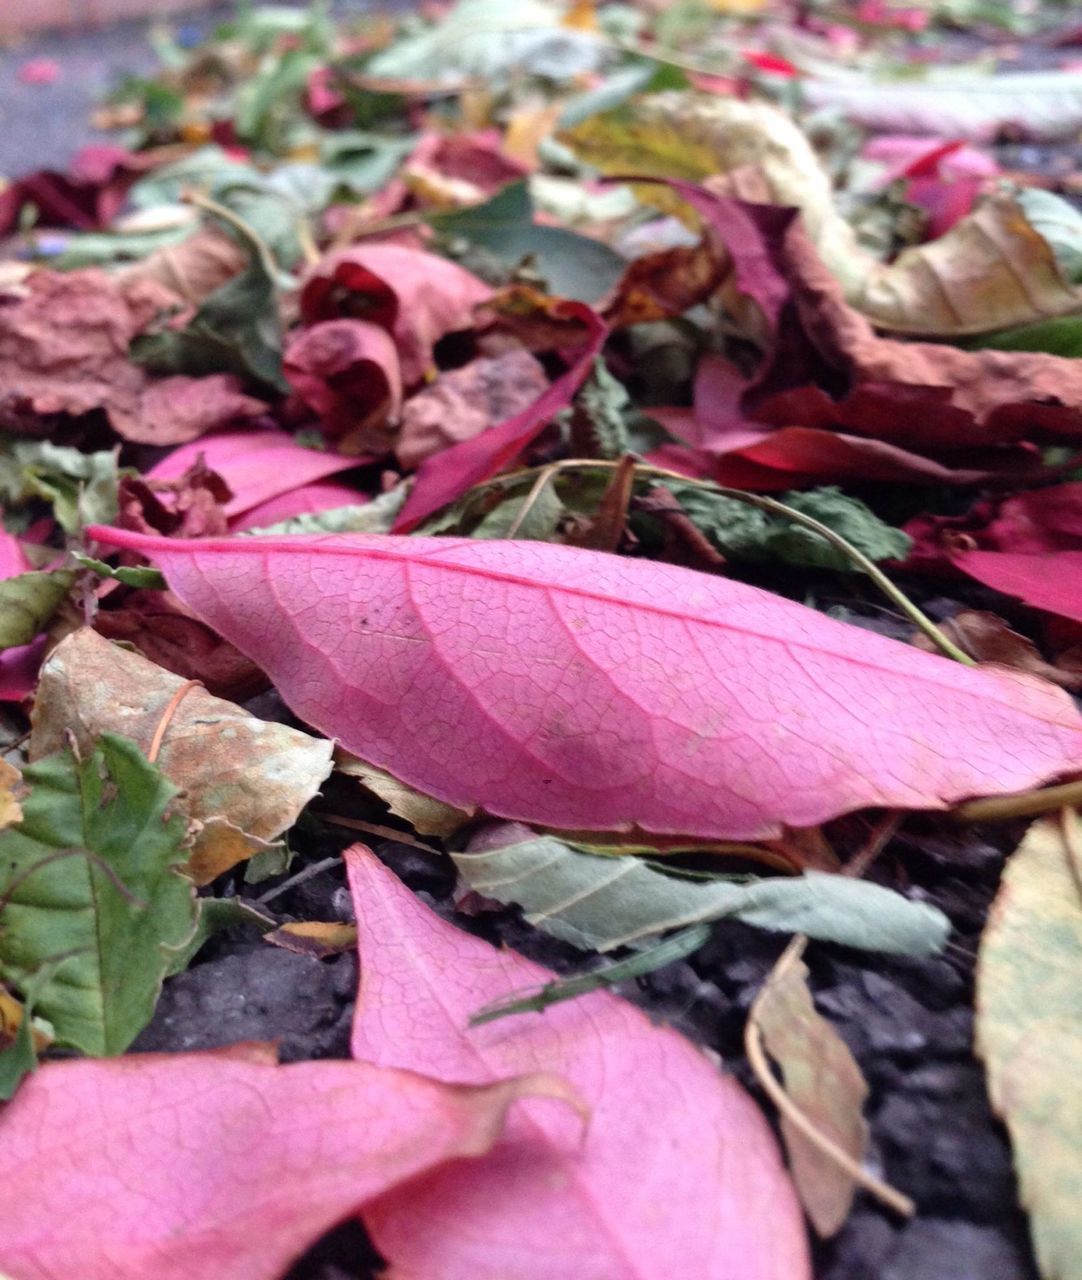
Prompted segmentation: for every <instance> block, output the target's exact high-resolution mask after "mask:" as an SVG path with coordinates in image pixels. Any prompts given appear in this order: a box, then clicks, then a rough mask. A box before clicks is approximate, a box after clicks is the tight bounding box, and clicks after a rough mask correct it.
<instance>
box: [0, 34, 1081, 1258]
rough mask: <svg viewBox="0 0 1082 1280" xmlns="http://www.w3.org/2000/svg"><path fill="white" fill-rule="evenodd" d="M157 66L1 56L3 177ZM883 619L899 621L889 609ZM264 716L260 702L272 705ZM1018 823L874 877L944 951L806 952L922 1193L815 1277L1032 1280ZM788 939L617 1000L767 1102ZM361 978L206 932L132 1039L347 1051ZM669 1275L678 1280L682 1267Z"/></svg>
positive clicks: (429, 864)
mask: <svg viewBox="0 0 1082 1280" xmlns="http://www.w3.org/2000/svg"><path fill="white" fill-rule="evenodd" d="M209 21H211V19H208V18H207V17H206V16H205V15H203V16H201V17H200V18H199V19H198V22H199V24H202V25H205V24H207V23H208V22H209ZM43 56H47V57H54V58H56V59H58V61H60V63H61V67H62V74H61V76H60V78H59V80H58V81H57V83H55V84H54V85H51V86H33V85H22V84H21V83H19V81H18V80H17V78H16V76H15V70H16V68H17V66H18V65H19V63H20V62H21V61H23V60H24V59H26V58H28V57H43ZM152 65H153V58H152V55H151V53H150V49H149V46H148V45H147V43H146V38H145V29H144V28H142V27H139V26H125V27H122V28H117V29H114V30H110V31H104V32H95V33H93V34H85V35H78V36H64V37H40V38H35V39H34V40H33V41H32V42H27V43H26V44H25V45H23V46H21V47H19V48H18V49H15V50H10V51H8V52H7V53H5V54H2V55H0V172H3V173H6V174H9V175H17V174H19V173H21V172H23V171H25V170H27V169H30V168H37V167H40V166H42V165H56V166H63V165H64V164H65V163H66V162H67V161H68V160H69V159H70V157H71V155H72V154H73V153H74V151H75V150H76V149H77V148H78V147H79V146H80V145H82V144H83V143H85V142H86V141H88V140H90V136H91V135H90V133H89V131H88V129H87V128H86V127H84V123H83V122H84V121H85V120H86V119H87V117H88V115H89V112H90V110H91V109H92V107H93V105H94V104H95V103H96V101H97V100H98V99H99V98H100V96H101V94H102V92H103V90H104V89H105V88H106V87H107V85H108V83H109V82H110V80H111V79H112V78H113V76H114V75H115V73H116V72H117V71H118V70H124V71H136V72H138V71H144V70H147V69H149V68H150V67H151V66H152ZM1031 150H1034V149H1027V148H1021V147H1020V148H1016V149H1015V151H1014V153H1013V154H1012V157H1011V159H1012V160H1013V162H1014V163H1015V164H1017V165H1018V166H1019V167H1022V166H1023V165H1027V166H1028V167H1036V168H1042V169H1045V168H1057V167H1060V166H1066V165H1068V164H1069V165H1070V167H1071V168H1072V169H1073V168H1074V167H1075V158H1074V157H1071V159H1070V160H1069V161H1068V160H1066V159H1065V158H1063V157H1057V155H1055V154H1049V155H1047V156H1046V155H1044V154H1037V153H1036V152H1035V151H1034V154H1029V151H1031ZM834 585H835V586H837V583H835V584H834ZM842 598H844V593H843V594H842ZM947 608H948V610H949V608H950V606H949V605H948V606H947ZM879 616H881V615H879ZM865 621H867V620H865ZM873 625H875V624H873ZM877 629H887V630H891V631H893V632H894V633H898V631H899V630H900V631H901V632H902V633H903V634H904V633H905V628H898V627H896V626H894V625H893V624H891V623H890V621H889V620H887V622H886V623H885V624H883V623H880V624H878V625H877ZM260 713H262V714H266V707H265V703H264V704H263V705H262V706H261V707H260ZM332 799H334V797H332ZM338 799H340V800H341V804H337V805H335V806H333V807H338V808H341V807H343V806H345V807H348V808H349V811H350V812H352V813H353V814H354V815H355V816H358V817H365V816H367V817H368V818H370V819H371V820H374V821H376V822H380V823H384V824H386V823H388V821H390V820H389V819H388V818H387V816H386V814H385V813H383V812H381V811H380V810H379V809H378V807H377V808H376V809H374V810H373V811H371V812H369V813H368V814H364V813H362V812H361V810H360V809H359V808H358V802H357V800H356V793H355V791H350V792H349V794H348V796H347V795H345V794H344V793H343V795H342V796H341V797H338ZM1018 835H1019V831H1018V829H1017V828H1006V827H1004V828H996V829H988V830H969V829H962V828H951V827H948V826H947V824H946V823H945V822H943V821H942V820H939V819H935V820H933V819H919V818H918V819H913V820H910V821H909V822H908V823H907V824H906V826H905V827H904V828H903V830H902V832H901V834H899V835H898V836H897V837H896V838H895V839H894V840H893V841H892V843H891V844H890V845H889V846H888V848H887V849H886V851H885V852H884V853H883V854H882V855H881V856H880V859H879V861H878V863H877V864H876V866H875V867H874V869H873V871H872V875H873V877H874V878H876V879H879V880H881V881H882V882H884V883H887V884H890V885H892V886H894V887H899V888H904V889H908V890H909V892H911V893H912V894H913V896H919V897H922V898H924V899H925V900H927V901H929V902H932V903H934V904H935V905H937V906H939V907H941V908H942V909H943V910H944V911H946V912H947V914H948V915H949V916H950V917H951V920H952V921H953V923H954V926H955V932H954V934H953V936H952V939H951V943H950V946H949V948H948V949H947V951H946V952H945V953H944V954H943V955H942V956H939V957H935V958H932V959H923V960H915V959H906V958H895V957H881V956H875V955H867V954H863V953H856V952H850V951H847V950H845V949H843V948H839V947H832V946H826V945H812V946H810V947H809V949H808V953H807V961H808V964H809V967H810V971H811V975H812V982H813V987H814V991H815V996H816V1001H817V1004H818V1006H819V1008H820V1010H821V1011H822V1012H823V1013H824V1014H825V1015H827V1016H828V1017H829V1018H830V1019H831V1020H832V1021H833V1022H834V1024H835V1025H836V1026H837V1027H838V1029H839V1030H840V1032H841V1034H842V1035H843V1036H844V1037H845V1039H846V1041H847V1042H848V1043H849V1045H850V1047H851V1048H852V1050H853V1052H854V1054H855V1055H856V1057H857V1059H858V1061H859V1063H860V1065H861V1067H862V1069H863V1071H864V1073H865V1076H866V1077H867V1080H868V1084H869V1087H870V1090H871V1092H870V1098H869V1103H868V1108H867V1114H868V1119H869V1121H870V1124H871V1131H872V1148H871V1163H872V1166H873V1167H874V1169H875V1171H876V1172H877V1173H880V1174H881V1175H882V1176H884V1177H885V1178H886V1179H887V1180H888V1181H890V1182H891V1183H893V1184H894V1185H895V1186H896V1187H898V1188H899V1189H900V1190H901V1191H903V1192H905V1193H906V1194H908V1195H910V1196H911V1197H912V1198H913V1199H914V1201H915V1202H916V1205H917V1216H916V1217H915V1218H914V1219H913V1220H912V1221H910V1222H904V1221H901V1220H899V1219H897V1218H895V1217H893V1216H891V1215H890V1214H889V1213H888V1212H886V1211H885V1210H882V1209H881V1208H880V1207H879V1206H877V1205H876V1204H875V1203H874V1202H872V1201H871V1200H869V1199H868V1198H867V1197H866V1196H863V1195H862V1196H860V1197H858V1200H857V1204H856V1207H855V1211H854V1212H853V1214H852V1216H851V1217H850V1219H849V1221H848V1223H847V1224H846V1225H845V1227H844V1228H843V1230H842V1231H841V1233H840V1234H839V1235H838V1236H837V1238H836V1239H834V1240H832V1241H830V1242H829V1243H825V1244H821V1245H818V1246H817V1247H816V1258H817V1265H816V1275H817V1278H818V1280H1036V1272H1035V1269H1034V1266H1033V1261H1032V1256H1031V1253H1030V1249H1029V1244H1028V1240H1027V1235H1026V1227H1025V1219H1024V1216H1023V1215H1022V1213H1021V1211H1020V1210H1019V1208H1018V1201H1017V1189H1016V1186H1015V1181H1014V1176H1013V1173H1012V1168H1011V1158H1010V1151H1009V1147H1008V1144H1007V1140H1006V1137H1005V1134H1004V1131H1003V1129H1002V1127H1001V1126H1000V1125H999V1123H998V1122H997V1121H996V1120H995V1119H994V1117H993V1116H992V1114H991V1112H990V1110H989V1106H988V1102H987V1098H986V1095H985V1090H984V1083H983V1075H982V1070H981V1067H980V1065H979V1063H978V1062H977V1061H976V1060H975V1059H974V1057H973V1052H972V1032H973V1012H972V1009H973V969H974V960H975V954H976V948H977V941H978V938H979V934H980V930H981V928H982V925H983V922H984V919H985V915H986V912H987V908H988V904H989V903H990V901H991V898H992V896H993V894H994V892H995V888H996V884H997V881H998V878H999V873H1000V870H1001V867H1002V864H1003V861H1004V858H1005V856H1006V853H1007V852H1008V851H1009V850H1010V849H1011V848H1013V846H1014V844H1015V843H1016V842H1017V839H1018ZM349 842H350V840H349V838H348V836H347V833H345V832H343V831H341V830H340V829H338V828H334V827H332V826H327V827H324V828H322V829H318V830H317V829H314V828H313V829H312V830H310V831H308V832H307V833H306V835H305V838H304V840H303V841H302V842H300V849H301V851H300V853H299V855H298V859H297V861H296V862H295V863H294V866H293V868H292V871H293V872H294V873H295V872H296V871H297V870H299V869H301V868H303V867H304V866H305V865H306V863H310V862H314V861H317V860H319V859H322V858H326V857H327V856H328V854H331V853H334V852H335V851H336V850H337V849H340V848H342V847H345V845H347V844H348V843H349ZM375 847H376V851H377V853H378V854H379V855H380V856H381V857H382V858H383V860H384V861H385V862H386V863H387V864H388V865H389V866H391V867H393V868H394V869H395V870H396V871H397V872H398V873H399V874H400V875H401V876H402V878H403V879H404V880H405V881H406V883H407V884H409V885H410V886H411V887H412V888H413V889H415V890H416V891H418V892H419V893H421V894H422V895H423V896H424V897H425V900H426V901H428V902H429V903H430V905H432V906H434V907H435V908H436V909H437V910H439V911H440V912H441V913H443V914H447V915H450V914H451V913H452V907H451V896H452V891H453V884H454V874H453V869H452V865H451V863H450V860H449V858H447V857H446V856H445V855H444V854H442V853H438V852H433V853H431V854H425V853H422V852H419V851H418V850H417V849H415V848H412V847H410V846H408V845H405V844H397V843H394V842H390V841H383V842H376V846H375ZM274 883H275V882H273V881H272V882H269V886H270V887H273V885H274ZM267 889H268V885H259V886H255V887H253V886H248V885H245V884H244V883H243V881H242V880H241V879H240V878H239V876H238V878H237V881H236V882H235V883H234V884H233V885H232V886H231V887H230V891H233V892H238V893H241V894H243V895H245V896H248V897H251V898H257V897H259V896H260V895H261V894H262V893H264V892H266V891H267ZM270 905H271V907H272V908H273V910H274V912H275V914H276V915H278V916H280V917H281V918H284V919H289V918H296V919H321V920H333V919H348V918H349V917H350V901H349V895H348V892H347V891H346V889H345V886H344V879H343V874H342V871H341V870H340V869H334V870H326V871H323V872H322V873H320V874H319V875H317V876H314V877H312V878H310V879H309V880H307V881H305V882H304V883H303V884H300V885H298V886H296V887H294V888H291V889H289V890H287V891H286V892H285V893H283V894H281V895H280V896H278V897H277V898H275V899H274V900H273V902H272V903H271V904H270ZM456 919H457V921H458V923H459V924H461V925H462V926H463V927H466V928H471V929H473V930H475V931H477V932H481V933H483V934H484V935H485V936H487V937H489V938H491V939H492V940H493V941H503V942H506V943H507V944H508V945H512V946H514V947H516V948H518V949H519V950H521V951H523V952H525V953H527V954H529V955H530V956H531V957H533V958H535V959H538V960H540V961H542V962H543V963H546V964H548V965H550V966H551V967H553V968H555V969H557V970H559V971H568V970H569V969H573V968H575V967H582V966H583V965H584V964H585V965H588V964H589V961H588V960H584V958H583V957H582V956H580V955H578V954H577V953H575V952H574V951H572V950H571V949H570V948H567V947H564V946H562V945H560V944H558V943H555V942H553V941H552V940H551V939H548V938H546V937H544V936H542V935H539V934H537V933H536V932H534V931H532V930H530V929H528V928H527V927H526V926H525V925H523V924H522V922H521V921H520V920H519V919H518V917H517V915H516V914H515V913H514V912H511V911H504V912H500V913H495V914H488V915H483V916H479V917H470V918H465V917H456ZM784 943H785V939H784V938H783V937H780V936H775V935H770V934H767V933H763V932H759V931H755V930H752V929H749V928H747V927H745V926H742V925H739V924H732V923H722V924H719V925H718V926H716V928H715V930H714V932H713V935H712V938H711V941H710V942H709V943H708V945H707V946H706V947H704V948H703V949H702V950H701V951H700V952H699V953H698V954H696V955H695V956H693V957H692V958H691V959H690V960H688V961H683V962H680V963H678V964H674V965H671V966H669V967H667V968H665V969H662V970H660V971H658V972H657V973H655V974H653V975H652V976H650V977H649V978H646V979H640V980H638V981H636V982H634V983H632V984H629V985H627V986H626V987H624V988H622V989H621V990H622V994H623V995H625V996H626V997H627V998H629V999H631V1000H633V1001H634V1002H635V1003H637V1004H638V1005H640V1006H641V1007H642V1008H643V1009H644V1010H645V1011H646V1012H647V1013H649V1014H650V1016H651V1017H653V1018H655V1019H657V1020H659V1021H666V1022H669V1023H671V1024H672V1025H674V1026H676V1027H678V1028H679V1029H680V1030H681V1031H683V1032H685V1033H686V1034H687V1035H689V1036H690V1037H692V1038H693V1039H695V1040H696V1041H698V1042H700V1043H702V1044H704V1045H707V1046H709V1047H710V1048H711V1049H713V1050H715V1051H716V1052H718V1053H719V1054H720V1055H721V1056H722V1057H723V1059H724V1061H725V1063H726V1069H727V1070H730V1071H732V1072H734V1073H735V1074H736V1075H737V1076H738V1077H739V1078H740V1079H741V1080H742V1081H743V1082H744V1083H745V1084H746V1085H747V1086H748V1088H749V1089H751V1091H752V1092H753V1093H756V1094H757V1096H760V1095H759V1094H758V1089H757V1086H756V1084H755V1082H754V1079H753V1078H752V1076H751V1073H750V1070H749V1068H748V1065H747V1062H746V1060H745V1058H744V1055H743V1048H742V1032H743V1024H744V1018H745V1014H746V1012H747V1009H748V1007H749V1005H750V1003H751V1000H752V999H753V997H754V995H755V992H756V991H757V990H758V988H759V987H760V985H761V983H762V981H763V979H764V977H765V976H766V974H767V972H768V970H769V969H770V966H771V965H772V964H773V962H774V961H775V959H776V958H777V956H778V955H779V953H780V951H781V949H782V947H783V946H784ZM356 980H357V972H356V961H355V959H354V958H353V957H352V956H349V955H344V956H339V957H337V958H335V959H332V960H323V961H321V960H316V959H312V958H309V957H305V956H300V955H295V954H292V953H290V952H287V951H282V950H278V949H275V948H273V947H270V946H267V945H266V944H265V943H264V942H262V941H261V940H260V938H259V937H258V935H257V933H256V932H255V931H244V930H233V931H230V932H229V933H228V934H226V935H223V936H221V937H219V938H218V939H215V940H213V941H212V942H211V943H210V944H209V945H208V946H207V947H206V948H205V949H204V951H203V952H202V954H201V955H200V957H199V958H198V959H197V961H196V962H195V963H194V964H193V966H192V967H191V969H190V970H189V971H188V972H186V973H183V974H181V975H179V976H178V977H175V978H173V979H171V980H170V981H169V982H167V984H166V987H165V990H164V992H163V995H162V998H161V1001H160V1004H159V1007H158V1010H157V1013H156V1015H155V1018H154V1021H153V1022H152V1023H151V1025H150V1026H149V1027H148V1028H147V1029H146V1030H145V1031H144V1033H143V1034H142V1035H141V1036H140V1038H139V1040H138V1041H137V1042H136V1045H135V1046H134V1047H135V1048H136V1049H143V1050H150V1049H153V1050H166V1051H183V1050H193V1049H200V1048H209V1047H212V1046H217V1045H223V1044H229V1043H233V1042H236V1041H239V1040H275V1041H277V1042H278V1044H279V1046H280V1051H281V1056H282V1058H283V1059H284V1060H287V1061H294V1060H299V1059H306V1058H327V1057H345V1056H347V1055H348V1052H349V1030H350V1022H351V1018H352V1015H353V1003H354V993H355V988H356ZM662 1087H664V1085H663V1082H659V1088H662ZM760 1100H761V1101H763V1102H764V1106H766V1103H765V1100H763V1099H762V1098H761V1096H760ZM767 1110H769V1107H768V1106H767ZM377 1271H378V1259H377V1257H376V1255H375V1254H374V1253H373V1252H372V1250H371V1248H370V1246H369V1244H368V1242H367V1240H366V1239H365V1236H364V1232H363V1230H362V1228H361V1227H360V1226H359V1225H358V1224H357V1223H356V1222H351V1223H348V1224H345V1225H343V1226H342V1227H340V1228H339V1229H337V1230H336V1231H334V1232H332V1233H331V1234H330V1235H329V1236H328V1237H326V1238H325V1239H324V1240H323V1241H322V1242H321V1243H320V1244H318V1245H317V1246H315V1247H314V1248H313V1249H311V1250H309V1251H308V1253H307V1254H306V1255H305V1256H304V1258H302V1259H301V1260H299V1261H298V1262H297V1264H296V1265H295V1266H294V1268H293V1269H292V1270H291V1271H290V1273H289V1277H288V1280H357V1278H358V1277H367V1276H371V1275H375V1274H377ZM673 1274H674V1275H677V1276H678V1275H679V1264H678V1263H676V1262H674V1272H673ZM509 1280H511V1278H510V1277H509ZM689 1280H709V1277H694V1278H690V1277H689Z"/></svg>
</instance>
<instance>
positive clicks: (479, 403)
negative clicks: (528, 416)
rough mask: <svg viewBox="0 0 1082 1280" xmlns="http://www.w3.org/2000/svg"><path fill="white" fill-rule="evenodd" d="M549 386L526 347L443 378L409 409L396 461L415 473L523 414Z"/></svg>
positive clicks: (410, 402)
mask: <svg viewBox="0 0 1082 1280" xmlns="http://www.w3.org/2000/svg"><path fill="white" fill-rule="evenodd" d="M547 387H548V380H547V379H546V377H545V371H544V369H543V368H542V366H541V364H540V362H539V361H538V360H537V359H536V358H535V357H534V356H532V355H531V354H530V353H529V352H528V351H524V350H521V349H520V348H512V349H511V350H510V351H505V352H503V353H502V354H500V355H497V356H479V357H478V358H477V359H476V360H471V361H470V363H469V364H467V365H463V366H462V368H461V369H452V370H450V371H449V372H447V373H441V374H440V376H439V377H438V378H437V379H436V381H435V382H433V383H432V384H431V386H428V387H423V388H422V389H421V390H420V391H418V392H417V394H416V395H413V396H410V398H409V399H408V400H407V401H406V403H405V405H404V406H403V409H402V425H401V427H400V429H399V432H398V437H397V440H396V442H395V456H396V457H397V458H398V461H399V463H400V464H401V465H402V466H403V467H404V468H405V469H406V470H407V471H411V470H413V469H414V468H415V467H418V466H420V464H421V463H422V462H424V460H425V459H426V458H428V457H431V456H432V454H435V453H440V452H442V451H443V450H444V449H447V448H450V447H451V446H452V445H455V444H458V443H460V442H461V441H463V440H472V439H473V437H474V436H477V435H480V434H481V432H482V431H484V430H486V429H487V428H488V427H491V426H494V425H495V424H496V423H497V422H502V421H503V420H504V419H505V418H510V417H513V416H515V415H516V414H518V413H521V412H523V411H524V410H525V409H527V408H529V406H530V405H531V404H533V403H534V402H535V401H536V400H537V398H538V397H539V396H541V395H542V394H543V393H544V392H545V390H546V389H547Z"/></svg>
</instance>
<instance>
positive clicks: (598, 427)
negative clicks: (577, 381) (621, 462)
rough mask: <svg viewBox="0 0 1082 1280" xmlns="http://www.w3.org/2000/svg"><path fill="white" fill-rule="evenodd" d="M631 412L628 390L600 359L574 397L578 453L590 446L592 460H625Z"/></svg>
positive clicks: (574, 434) (575, 434) (573, 425)
mask: <svg viewBox="0 0 1082 1280" xmlns="http://www.w3.org/2000/svg"><path fill="white" fill-rule="evenodd" d="M631 413H632V405H631V397H630V396H629V395H628V394H627V388H626V387H625V386H624V384H623V383H622V382H619V381H618V380H617V379H616V378H614V377H613V376H612V374H611V373H610V372H609V370H608V366H607V365H606V364H605V361H604V360H602V359H601V357H600V356H599V357H598V358H597V359H596V360H595V361H594V367H593V370H592V371H591V373H590V376H589V377H588V378H587V379H586V381H585V382H584V383H583V385H582V387H581V389H580V390H579V393H578V395H577V396H576V397H575V405H574V409H573V411H572V428H571V429H572V434H573V438H574V440H575V443H576V446H577V447H576V452H581V451H582V450H583V449H584V448H585V447H586V446H587V445H588V446H589V450H590V453H589V456H591V457H595V458H620V457H623V455H624V454H625V453H627V451H628V448H629V447H630V446H629V441H628V433H627V422H628V417H629V415H630V414H631Z"/></svg>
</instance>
